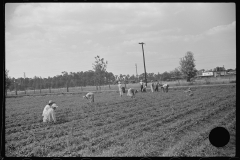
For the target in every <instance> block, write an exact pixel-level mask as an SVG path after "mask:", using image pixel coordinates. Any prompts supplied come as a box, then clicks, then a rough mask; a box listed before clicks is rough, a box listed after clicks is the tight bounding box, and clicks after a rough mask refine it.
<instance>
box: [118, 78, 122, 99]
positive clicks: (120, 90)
mask: <svg viewBox="0 0 240 160" xmlns="http://www.w3.org/2000/svg"><path fill="white" fill-rule="evenodd" d="M118 89H119V93H120V96H121V97H122V95H123V91H122V84H121V82H120V81H119V82H118Z"/></svg>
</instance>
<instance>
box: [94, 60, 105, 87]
mask: <svg viewBox="0 0 240 160" xmlns="http://www.w3.org/2000/svg"><path fill="white" fill-rule="evenodd" d="M107 63H108V62H107V61H106V62H105V61H104V58H100V56H97V57H95V63H94V64H93V70H94V75H95V83H96V84H95V85H96V87H97V85H98V86H99V87H100V86H101V85H102V84H103V82H104V77H105V73H106V69H107Z"/></svg>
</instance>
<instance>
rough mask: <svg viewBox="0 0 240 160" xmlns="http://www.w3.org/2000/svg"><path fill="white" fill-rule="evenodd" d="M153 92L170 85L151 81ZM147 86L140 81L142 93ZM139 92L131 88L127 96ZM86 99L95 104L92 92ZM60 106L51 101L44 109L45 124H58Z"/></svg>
mask: <svg viewBox="0 0 240 160" xmlns="http://www.w3.org/2000/svg"><path fill="white" fill-rule="evenodd" d="M150 86H151V87H150V88H151V92H158V88H159V87H160V88H161V89H162V90H163V92H168V87H169V85H168V84H163V85H162V84H160V83H159V82H158V81H157V80H156V81H155V82H153V81H151V84H150ZM118 88H119V93H120V97H122V96H123V93H125V88H124V87H123V86H122V84H121V82H120V81H119V82H118ZM146 89H147V85H146V83H144V82H143V81H142V80H141V81H140V91H141V92H146ZM137 92H138V90H136V89H133V88H129V89H128V92H127V96H130V97H131V98H135V94H136V93H137ZM184 92H185V93H187V95H188V96H192V95H193V92H192V90H191V88H190V87H189V88H188V90H186V91H184ZM83 98H84V99H87V100H89V102H90V103H92V102H94V94H93V93H92V92H89V93H87V94H86V95H85V96H83ZM57 107H58V106H57V105H56V103H55V102H53V101H52V100H50V101H49V102H48V104H47V105H46V106H45V107H44V109H43V114H42V116H43V122H51V121H53V122H56V116H55V110H56V108H57Z"/></svg>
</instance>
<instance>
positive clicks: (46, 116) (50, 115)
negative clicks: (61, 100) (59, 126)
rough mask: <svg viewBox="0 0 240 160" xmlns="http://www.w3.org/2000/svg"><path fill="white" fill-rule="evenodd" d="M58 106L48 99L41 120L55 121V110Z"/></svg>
mask: <svg viewBox="0 0 240 160" xmlns="http://www.w3.org/2000/svg"><path fill="white" fill-rule="evenodd" d="M57 107H58V106H57V105H56V103H55V102H53V101H52V100H50V101H49V102H48V104H47V105H46V106H45V107H44V109H43V114H42V116H43V122H51V121H54V122H56V116H55V110H56V108H57Z"/></svg>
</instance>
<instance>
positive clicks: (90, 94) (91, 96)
mask: <svg viewBox="0 0 240 160" xmlns="http://www.w3.org/2000/svg"><path fill="white" fill-rule="evenodd" d="M83 98H84V99H88V100H89V102H90V103H92V102H94V94H93V93H92V92H89V93H87V94H86V95H85V96H83Z"/></svg>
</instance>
